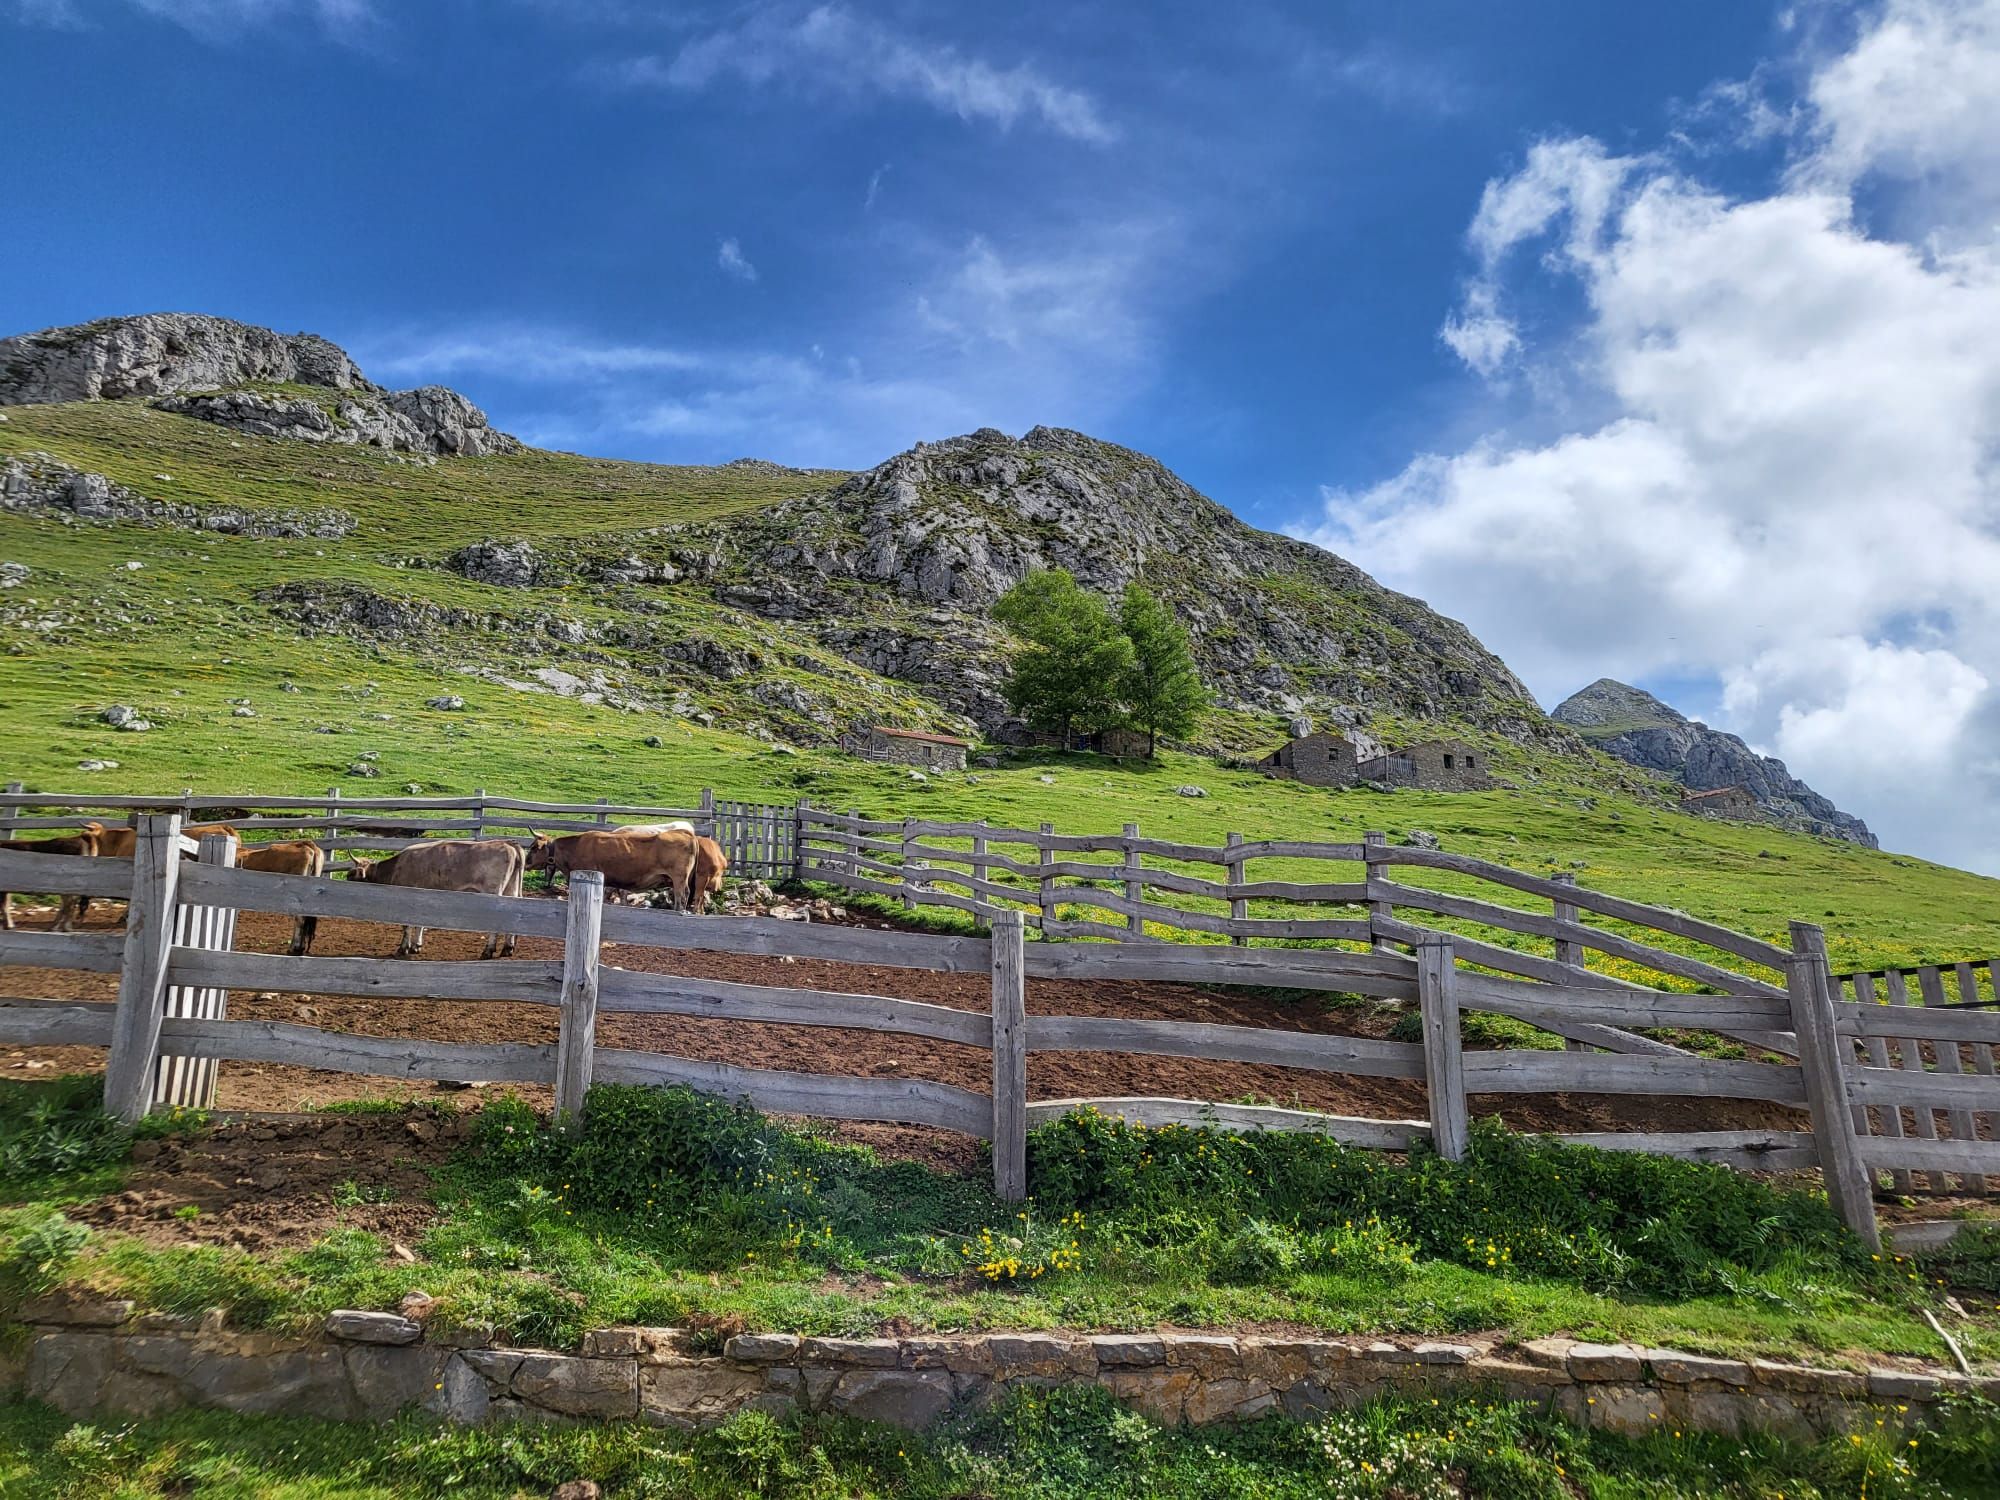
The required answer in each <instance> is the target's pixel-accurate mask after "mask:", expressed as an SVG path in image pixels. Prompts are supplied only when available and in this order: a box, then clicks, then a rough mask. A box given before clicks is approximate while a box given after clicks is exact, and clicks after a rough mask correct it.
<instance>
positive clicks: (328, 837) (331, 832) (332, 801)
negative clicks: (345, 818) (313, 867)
mask: <svg viewBox="0 0 2000 1500" xmlns="http://www.w3.org/2000/svg"><path fill="white" fill-rule="evenodd" d="M326 816H327V824H326V826H325V827H324V828H322V829H321V830H320V832H321V833H322V834H323V835H325V837H324V838H323V839H322V840H321V842H322V843H324V844H325V845H326V857H327V862H328V863H329V864H330V863H332V861H333V841H334V840H335V839H337V838H339V837H340V788H339V787H337V786H330V787H328V788H327V789H326Z"/></svg>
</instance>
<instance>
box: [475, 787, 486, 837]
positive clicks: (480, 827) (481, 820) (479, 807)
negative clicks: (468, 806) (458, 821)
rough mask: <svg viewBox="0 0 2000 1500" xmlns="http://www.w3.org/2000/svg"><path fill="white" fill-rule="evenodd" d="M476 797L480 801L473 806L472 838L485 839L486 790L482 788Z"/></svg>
mask: <svg viewBox="0 0 2000 1500" xmlns="http://www.w3.org/2000/svg"><path fill="white" fill-rule="evenodd" d="M474 795H475V796H476V797H478V799H479V800H478V801H477V802H475V803H473V804H472V836H473V837H474V838H476V839H483V838H485V837H486V788H485V787H481V788H480V789H479V790H478V791H477V792H476V793H474Z"/></svg>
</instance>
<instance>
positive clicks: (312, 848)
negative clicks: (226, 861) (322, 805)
mask: <svg viewBox="0 0 2000 1500" xmlns="http://www.w3.org/2000/svg"><path fill="white" fill-rule="evenodd" d="M236 868H237V869H239V870H262V871H264V872H265V873H266V874H267V875H310V876H313V877H314V878H315V879H316V878H318V877H319V876H322V875H324V874H326V851H325V850H324V849H322V848H320V846H319V845H318V844H315V843H313V842H312V840H310V839H300V840H299V841H297V842H296V843H288V844H252V845H250V846H248V847H247V848H244V849H240V850H238V851H237V854H236ZM318 931H319V918H318V917H310V916H308V917H300V918H299V920H298V925H297V926H295V927H294V928H293V929H292V947H291V951H292V953H293V954H294V955H297V954H302V953H310V952H312V945H313V937H314V936H315V934H317V933H318Z"/></svg>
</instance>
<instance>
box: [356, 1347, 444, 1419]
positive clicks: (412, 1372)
mask: <svg viewBox="0 0 2000 1500" xmlns="http://www.w3.org/2000/svg"><path fill="white" fill-rule="evenodd" d="M343 1358H344V1362H345V1364H346V1366H347V1385H348V1389H350V1390H351V1391H353V1393H354V1405H355V1408H356V1410H357V1411H359V1413H360V1414H361V1417H362V1419H363V1420H365V1421H370V1422H385V1421H387V1420H389V1419H390V1418H391V1417H394V1416H395V1415H396V1414H397V1413H399V1412H402V1411H404V1410H406V1409H407V1408H409V1407H413V1406H419V1407H420V1406H427V1405H429V1404H430V1403H431V1401H432V1400H433V1398H434V1397H436V1396H438V1395H439V1394H440V1392H441V1389H442V1384H443V1380H444V1368H445V1364H446V1362H447V1361H449V1360H450V1359H451V1358H452V1353H451V1351H450V1350H449V1349H433V1348H428V1347H419V1348H415V1349H407V1348H395V1347H380V1346H377V1347H372V1348H371V1347H369V1346H367V1345H357V1346H356V1347H354V1348H351V1349H349V1350H347V1351H346V1353H345V1355H344V1356H343Z"/></svg>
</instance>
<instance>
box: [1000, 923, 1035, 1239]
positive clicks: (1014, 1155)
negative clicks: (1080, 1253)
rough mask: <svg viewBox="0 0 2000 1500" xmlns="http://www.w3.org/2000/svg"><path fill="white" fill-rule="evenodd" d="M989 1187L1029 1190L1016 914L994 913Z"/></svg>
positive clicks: (1023, 989) (1005, 1194) (1024, 1018)
mask: <svg viewBox="0 0 2000 1500" xmlns="http://www.w3.org/2000/svg"><path fill="white" fill-rule="evenodd" d="M992 930H993V958H992V964H993V1191H994V1194H995V1195H996V1196H997V1197H998V1198H999V1199H1000V1201H1001V1202H1003V1203H1018V1202H1020V1201H1021V1200H1022V1199H1023V1198H1025V1197H1026V1196H1027V1195H1028V1006H1027V993H1028V988H1027V987H1028V980H1027V973H1028V969H1027V954H1026V949H1025V946H1024V938H1025V934H1024V932H1023V924H1022V921H1021V914H1020V913H1019V912H1016V911H1003V912H999V913H996V914H995V916H994V918H993V928H992Z"/></svg>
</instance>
